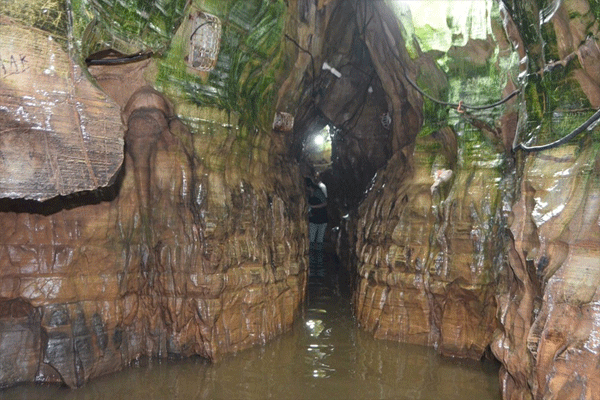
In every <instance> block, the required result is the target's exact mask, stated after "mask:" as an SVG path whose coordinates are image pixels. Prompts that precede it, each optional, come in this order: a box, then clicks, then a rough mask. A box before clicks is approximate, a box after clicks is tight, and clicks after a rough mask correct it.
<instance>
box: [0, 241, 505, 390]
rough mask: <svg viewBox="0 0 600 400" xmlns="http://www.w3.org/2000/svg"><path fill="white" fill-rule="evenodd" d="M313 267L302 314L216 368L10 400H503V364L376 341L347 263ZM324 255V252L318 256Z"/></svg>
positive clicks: (195, 367)
mask: <svg viewBox="0 0 600 400" xmlns="http://www.w3.org/2000/svg"><path fill="white" fill-rule="evenodd" d="M321 256H322V257H321V258H320V259H321V260H322V262H320V263H319V264H313V265H312V266H311V268H312V271H311V279H310V284H309V288H308V291H307V293H308V300H307V304H306V307H305V310H304V315H303V318H302V319H301V320H299V321H297V323H296V325H295V326H294V329H293V331H292V332H289V333H287V334H285V335H283V336H282V337H280V338H278V339H277V340H275V341H273V342H271V343H269V344H267V345H266V346H263V347H259V348H254V349H251V350H248V351H243V352H240V353H238V354H236V355H231V356H228V357H226V358H225V359H224V360H223V361H222V362H220V363H219V364H216V365H211V364H209V363H207V362H206V361H204V360H202V359H199V358H194V359H189V360H185V361H179V362H175V361H163V362H160V363H159V362H154V363H148V364H145V365H138V366H135V367H132V368H129V369H127V370H126V371H123V372H120V373H116V374H113V375H111V376H107V377H104V378H100V379H98V380H95V381H93V382H91V383H89V384H88V385H86V386H85V387H83V388H81V389H77V390H69V389H65V388H56V387H39V386H22V387H18V388H12V389H7V390H4V391H0V398H2V399H9V400H12V399H41V400H44V399H77V400H90V399H123V400H125V399H127V400H135V399H140V400H163V399H185V400H189V399H215V400H218V399H249V400H252V399H314V400H318V399H399V400H403V399H416V400H419V399H421V400H431V399H440V400H453V399H456V400H459V399H460V400H463V399H478V400H499V399H500V398H501V397H500V394H499V384H498V370H497V366H496V365H494V364H492V363H487V362H485V363H482V362H475V361H460V360H454V359H447V358H441V357H439V356H438V355H437V354H436V352H435V350H433V349H429V348H425V347H420V346H411V345H404V344H399V343H396V342H391V341H382V340H374V339H373V338H372V337H371V336H370V335H369V334H367V333H365V332H363V331H361V330H359V329H358V328H357V327H356V325H355V322H354V321H353V319H352V316H351V312H350V304H349V293H348V291H347V290H346V289H345V288H344V287H343V286H340V285H339V282H338V280H339V275H338V274H337V273H336V272H337V271H338V270H339V269H340V266H339V265H338V264H336V263H335V259H334V258H333V256H332V255H330V254H327V253H325V254H322V255H321ZM317 259H319V258H317Z"/></svg>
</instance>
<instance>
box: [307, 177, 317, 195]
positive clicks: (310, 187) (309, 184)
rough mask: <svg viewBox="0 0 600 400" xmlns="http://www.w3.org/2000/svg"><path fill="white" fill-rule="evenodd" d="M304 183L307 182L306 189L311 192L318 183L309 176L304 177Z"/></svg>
mask: <svg viewBox="0 0 600 400" xmlns="http://www.w3.org/2000/svg"><path fill="white" fill-rule="evenodd" d="M304 183H306V189H308V191H309V192H311V193H312V192H314V191H315V189H316V188H317V185H315V183H314V182H313V181H312V179H310V178H309V177H306V178H304Z"/></svg>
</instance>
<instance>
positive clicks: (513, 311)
mask: <svg viewBox="0 0 600 400" xmlns="http://www.w3.org/2000/svg"><path fill="white" fill-rule="evenodd" d="M597 153H598V150H597V149H594V147H593V146H591V145H590V144H585V145H583V146H582V147H581V148H578V146H566V147H563V148H557V149H553V150H546V151H544V152H542V153H539V154H537V155H534V156H530V157H528V159H527V162H526V164H525V170H524V175H523V179H522V182H521V195H520V198H519V199H518V201H517V203H516V204H515V207H514V211H513V222H512V224H511V232H512V235H513V237H514V238H515V241H514V249H513V250H512V252H511V257H510V259H509V261H510V271H509V275H510V276H511V277H512V280H511V281H509V285H508V287H507V292H506V294H502V295H500V296H499V298H498V299H499V307H500V314H499V315H500V316H501V323H502V326H503V331H502V333H500V334H499V335H498V336H497V337H496V338H495V340H494V346H493V348H492V349H493V351H494V354H495V355H496V356H497V357H498V359H500V360H501V361H502V363H503V365H504V367H505V371H504V372H503V374H502V376H501V380H502V382H503V386H504V387H506V388H507V391H506V392H505V393H506V394H507V396H508V397H507V398H511V399H529V398H535V399H538V398H539V399H542V398H543V399H565V398H586V399H596V398H599V397H598V387H599V384H600V374H599V372H598V368H597V360H598V357H597V354H598V346H599V343H598V341H597V340H596V338H597V336H598V330H599V329H600V328H599V327H598V324H597V303H598V301H599V297H598V293H597V292H598V291H597V287H598V283H599V282H598V281H599V279H600V275H599V274H598V271H597V268H596V266H597V263H598V260H599V259H600V202H599V201H598V199H599V198H600V192H599V189H598V188H599V187H600V185H599V183H600V175H598V173H597V171H594V169H593V165H594V162H595V159H596V158H597V157H598V155H597ZM578 377H579V378H578Z"/></svg>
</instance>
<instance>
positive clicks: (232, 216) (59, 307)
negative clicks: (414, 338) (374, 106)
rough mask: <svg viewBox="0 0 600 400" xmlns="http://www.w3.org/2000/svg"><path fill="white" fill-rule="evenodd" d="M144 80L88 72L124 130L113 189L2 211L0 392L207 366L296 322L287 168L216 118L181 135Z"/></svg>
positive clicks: (294, 215)
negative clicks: (182, 362) (176, 360)
mask: <svg viewBox="0 0 600 400" xmlns="http://www.w3.org/2000/svg"><path fill="white" fill-rule="evenodd" d="M111 57H113V56H111ZM151 68H156V66H155V65H154V64H153V62H151V61H149V60H147V61H144V62H142V63H133V64H124V65H116V66H114V67H112V66H110V65H109V66H97V67H92V68H90V70H91V71H92V72H93V73H94V75H95V76H96V78H97V82H99V83H100V85H101V86H102V88H103V90H104V91H105V92H106V93H108V94H109V95H110V96H111V97H112V98H113V99H114V101H115V102H117V104H118V106H119V107H120V108H121V110H122V120H123V122H124V126H126V132H125V134H124V139H125V150H126V151H125V153H124V154H125V158H124V160H122V161H120V163H122V167H121V169H120V172H119V173H118V175H117V178H116V182H115V183H113V184H111V185H109V186H108V187H107V188H104V189H102V188H96V189H95V190H92V191H89V192H84V193H80V194H72V195H70V196H66V197H59V198H55V199H52V200H50V201H47V202H44V203H37V202H30V201H23V200H3V201H2V212H0V225H1V226H2V228H3V229H2V232H1V233H0V243H1V245H0V271H1V282H2V285H1V288H0V299H1V301H0V310H1V311H0V346H1V348H2V349H3V351H2V352H1V353H0V373H1V375H0V385H1V386H7V385H14V384H17V383H20V382H32V381H37V382H51V383H65V384H67V385H69V386H71V387H77V386H81V385H82V384H84V383H85V382H86V381H88V380H89V379H92V378H94V377H97V376H100V375H103V374H106V373H110V372H114V371H117V370H119V369H121V368H123V367H124V366H127V365H128V364H129V363H130V362H131V361H133V360H135V359H137V358H139V357H142V356H149V357H159V358H164V357H167V356H169V357H185V356H190V355H200V356H203V357H207V358H209V359H213V360H218V359H219V358H220V357H221V355H222V354H224V353H227V352H234V351H237V350H240V349H243V348H246V347H248V346H252V345H255V344H259V343H264V342H266V341H268V340H269V339H271V338H273V337H274V336H275V335H277V334H280V333H282V332H284V331H285V330H287V329H289V328H290V327H291V325H292V322H293V321H294V319H295V318H296V316H297V313H298V309H299V306H300V304H301V303H302V300H303V298H304V288H305V284H306V277H307V260H306V258H305V253H306V251H307V241H306V239H305V237H306V235H307V229H306V223H305V222H304V216H305V211H304V204H305V200H304V192H303V187H302V186H301V183H302V181H301V177H300V174H299V171H298V168H297V166H296V165H295V163H294V162H293V161H292V160H291V159H288V158H287V156H286V155H285V152H284V150H285V148H284V147H283V146H282V145H281V139H278V138H277V137H276V136H275V135H274V134H273V136H272V133H271V132H269V131H265V130H262V129H261V130H258V129H257V130H251V131H250V132H249V133H248V131H247V130H245V129H247V128H244V127H240V124H239V123H237V122H236V121H235V120H233V119H232V118H231V116H229V115H227V113H223V112H220V111H218V110H217V109H214V110H210V109H205V110H204V112H205V113H206V115H210V116H211V117H210V119H209V120H203V121H201V122H200V126H201V128H202V129H200V130H198V129H197V127H198V125H195V126H194V128H196V129H193V128H192V129H191V128H190V126H189V125H188V124H186V123H184V122H183V121H182V120H181V119H180V118H179V117H178V116H177V114H176V111H175V110H177V111H179V112H181V110H180V109H178V108H177V107H174V106H173V105H172V104H171V102H170V101H169V100H167V99H166V98H165V97H164V96H163V95H162V94H161V93H159V92H158V91H156V90H155V89H152V88H151V87H149V86H147V85H148V79H147V78H145V76H144V74H145V73H146V72H147V70H148V69H151ZM87 84H89V82H88V83H87ZM58 89H60V90H64V91H67V90H70V89H72V88H70V87H69V86H68V85H66V84H65V85H64V86H63V87H57V90H58ZM96 90H97V89H96ZM179 106H180V107H181V104H179ZM11 115H12V116H14V115H13V114H11ZM119 119H121V117H119ZM110 123H111V124H116V123H117V120H116V119H115V118H113V119H112V120H111V121H110ZM117 126H120V124H119V125H117ZM207 131H208V132H210V133H209V134H207V133H202V132H207ZM116 132H121V133H120V135H123V133H122V130H119V129H117V130H116ZM52 134H54V135H57V136H59V135H62V134H63V130H62V128H61V127H57V128H54V131H53V132H52ZM279 135H281V134H279ZM120 140H121V141H122V140H123V139H122V138H120ZM12 150H13V151H24V152H27V148H26V147H23V146H21V148H15V147H13V148H12ZM121 151H122V149H121ZM121 154H123V153H121ZM283 171H285V172H284V173H282V172H283ZM65 179H68V177H65ZM113 180H114V179H113ZM97 186H101V185H97Z"/></svg>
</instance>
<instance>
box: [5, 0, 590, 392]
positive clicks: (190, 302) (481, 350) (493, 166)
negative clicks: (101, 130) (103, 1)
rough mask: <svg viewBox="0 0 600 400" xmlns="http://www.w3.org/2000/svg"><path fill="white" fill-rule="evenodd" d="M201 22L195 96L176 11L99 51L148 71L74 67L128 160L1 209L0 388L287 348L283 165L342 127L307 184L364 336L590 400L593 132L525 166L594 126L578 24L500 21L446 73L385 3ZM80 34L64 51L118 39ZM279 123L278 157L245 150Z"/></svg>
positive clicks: (291, 236) (511, 12) (267, 142)
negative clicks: (161, 360) (315, 133)
mask: <svg viewBox="0 0 600 400" xmlns="http://www.w3.org/2000/svg"><path fill="white" fill-rule="evenodd" d="M208 3H209V2H202V1H198V2H193V4H192V6H191V10H188V11H190V13H197V12H198V11H199V10H200V9H202V7H204V6H205V7H207V8H208V9H207V10H204V9H202V10H203V11H206V12H213V13H215V14H216V15H220V16H221V17H223V20H227V21H228V22H227V23H226V24H224V25H223V32H224V33H223V37H222V40H221V43H220V44H221V51H222V53H221V54H220V56H219V57H220V62H217V63H216V70H215V72H210V73H209V72H197V71H193V70H192V69H191V68H189V66H188V65H186V64H185V57H182V55H183V54H187V53H186V51H187V50H186V47H185V46H186V45H187V44H186V43H187V41H188V38H189V37H190V33H191V29H192V28H191V25H190V23H189V21H187V19H185V18H183V16H184V14H185V13H184V8H183V2H174V3H173V4H175V6H173V7H174V8H173V9H172V10H166V11H165V13H166V15H164V16H163V17H164V19H163V20H161V21H162V22H164V21H168V22H169V23H167V24H166V25H168V26H167V28H168V29H164V28H165V26H166V25H165V26H163V25H160V27H159V28H160V29H159V28H157V29H159V30H158V31H157V32H158V33H157V32H150V33H148V31H146V30H143V31H141V32H140V37H139V38H135V40H133V39H132V37H131V36H127V37H126V38H123V37H120V40H114V41H112V42H111V43H112V44H113V45H114V46H122V47H123V48H118V49H117V50H119V51H120V52H123V51H125V50H129V51H133V50H135V51H139V50H140V48H139V47H140V46H142V45H147V46H148V47H149V48H151V49H153V50H155V51H157V54H159V55H157V56H156V57H155V58H148V59H146V60H143V61H139V62H135V63H127V64H124V65H113V66H110V67H108V66H90V68H89V71H90V73H91V74H92V75H93V76H94V79H95V81H96V82H97V83H98V84H99V85H100V87H101V88H102V90H103V91H104V93H106V94H108V95H109V97H110V98H111V99H112V100H108V99H106V98H103V100H102V102H100V103H101V104H104V107H108V109H110V110H112V111H114V110H115V104H116V105H117V106H118V107H119V108H120V109H121V111H122V113H120V114H121V115H118V116H117V117H118V118H122V120H123V124H122V125H120V124H117V123H116V119H117V118H116V117H115V116H113V117H111V118H107V123H109V122H110V124H114V126H116V125H118V127H117V128H115V132H120V133H119V134H118V135H115V137H116V138H117V141H116V142H115V143H117V142H118V140H120V137H121V135H123V136H124V138H125V142H126V145H125V151H124V152H123V149H120V150H119V151H120V152H121V153H120V154H122V155H123V156H124V160H121V161H120V162H119V163H118V164H117V168H116V169H114V171H113V169H111V168H112V167H111V168H107V169H106V170H107V171H108V170H109V169H110V170H111V171H113V172H112V173H113V175H114V172H116V171H117V170H118V171H119V172H118V173H117V175H116V176H113V178H110V177H109V175H110V174H109V173H108V172H107V173H106V176H107V179H108V180H107V181H106V182H108V183H99V184H98V185H95V186H94V190H91V191H89V192H83V193H79V194H70V195H69V196H65V197H58V198H53V199H51V200H49V201H46V202H43V203H37V202H31V201H25V200H2V201H1V203H0V206H1V207H2V208H1V210H2V212H1V213H0V224H1V226H2V227H3V229H2V231H0V278H1V285H0V349H2V351H1V352H0V385H11V384H15V383H19V382H28V381H35V380H37V381H47V382H65V383H67V384H68V385H70V386H79V385H81V384H83V383H84V382H85V381H87V380H88V379H91V378H93V377H96V376H99V375H102V374H104V373H107V372H112V371H115V370H118V369H120V368H122V367H123V366H124V365H127V364H128V363H129V362H130V361H131V360H133V359H135V358H137V357H140V356H143V355H148V356H156V357H164V356H168V355H173V356H187V355H192V354H199V355H202V356H205V357H208V358H212V359H218V358H219V357H220V355H222V354H223V353H225V352H229V351H236V350H238V349H242V348H245V347H247V346H251V345H253V344H256V343H263V342H265V341H266V340H268V339H269V338H271V337H273V336H274V335H276V334H278V333H280V332H282V331H284V330H286V329H288V328H289V327H290V326H291V324H292V321H293V319H294V317H295V316H296V313H297V310H298V307H299V305H300V303H301V302H302V299H303V297H304V287H305V283H306V276H307V274H306V272H307V271H306V269H307V265H306V263H307V260H306V254H305V253H306V247H307V243H306V239H305V235H306V226H305V221H304V217H305V215H304V214H305V212H304V203H305V202H304V199H303V197H304V194H303V190H302V186H301V183H302V180H301V176H300V171H299V168H298V166H297V165H296V163H295V160H294V159H293V157H291V156H290V155H292V156H295V157H298V147H299V146H300V144H301V143H302V140H303V138H302V137H300V136H299V135H300V134H301V132H302V128H303V127H306V126H309V125H310V123H311V121H312V119H314V118H317V117H324V118H327V119H329V120H330V121H332V122H333V123H334V124H335V125H337V126H338V127H340V128H341V131H340V132H339V134H338V136H337V137H336V138H335V139H334V146H335V148H334V160H333V164H332V165H333V166H332V170H331V171H328V174H326V175H325V176H326V177H327V179H329V182H327V183H329V196H330V199H331V204H335V205H337V206H339V208H340V212H339V215H336V216H335V218H334V221H336V224H338V222H339V224H338V225H339V231H337V235H336V236H335V238H336V240H337V245H338V249H339V251H340V254H341V256H342V258H343V260H344V261H345V262H346V264H347V265H348V267H349V268H351V269H352V271H351V272H352V273H353V274H354V277H355V278H354V281H355V293H354V296H353V302H354V309H355V312H356V316H357V320H358V322H359V324H360V325H361V326H362V327H363V328H365V329H367V330H369V331H371V332H373V334H374V335H375V336H376V337H378V338H386V339H395V340H399V341H404V342H411V343H418V344H423V345H430V346H435V347H437V348H438V349H439V351H440V352H441V353H442V354H444V355H449V356H456V357H470V358H481V357H482V356H491V354H490V352H489V351H488V349H490V348H491V352H492V353H493V355H494V356H495V357H496V358H497V359H498V360H500V362H501V363H502V369H501V376H500V378H501V386H502V390H503V395H504V398H505V399H514V400H529V399H567V398H574V399H575V398H577V399H580V398H586V399H588V398H589V399H594V398H598V393H600V392H599V391H598V385H599V383H598V382H599V381H600V378H599V376H600V373H599V371H598V366H597V365H598V355H597V354H598V351H599V348H598V347H599V346H600V345H599V343H600V342H599V341H598V337H599V333H598V329H599V328H598V323H597V320H598V315H599V313H600V310H599V309H598V302H599V299H598V294H597V286H598V280H599V279H600V277H599V275H598V271H597V270H598V262H599V260H600V252H599V249H600V200H598V199H599V198H600V192H599V189H598V188H599V187H600V156H599V155H598V133H597V132H596V131H594V130H593V129H592V130H590V131H585V132H584V133H583V134H582V135H581V136H579V137H578V138H577V140H573V141H571V142H570V143H569V144H568V145H566V146H561V147H556V148H551V149H548V150H544V151H536V150H535V148H534V149H531V148H530V147H531V146H535V145H536V144H537V145H539V144H543V143H549V142H552V141H553V140H555V139H557V138H558V137H560V136H561V135H563V134H566V133H568V131H570V130H572V129H574V128H575V127H577V126H578V125H579V124H581V122H583V121H584V120H585V119H586V118H587V116H588V115H590V114H591V112H592V111H593V109H595V108H597V107H598V105H599V104H600V101H599V99H600V96H599V95H598V93H599V87H600V86H599V85H600V83H599V82H600V78H599V76H598V68H597V67H598V62H599V60H600V52H599V51H598V41H597V36H598V23H597V18H598V16H599V15H600V10H598V8H597V7H598V6H597V5H595V4H590V2H588V1H585V0H565V1H550V2H547V4H544V7H542V6H540V4H539V2H535V1H516V0H515V1H509V0H506V1H502V2H500V3H494V4H495V5H497V6H498V7H499V8H500V9H499V10H498V9H497V8H495V6H494V8H493V11H490V12H491V13H492V14H493V15H492V22H491V23H490V25H491V26H490V31H489V32H487V34H486V35H485V36H484V37H482V38H470V37H464V38H462V39H461V38H459V36H460V35H455V37H453V39H452V40H455V41H456V42H453V44H452V46H450V47H449V48H448V50H447V53H448V54H447V55H448V57H446V61H443V60H442V58H443V56H444V54H443V52H441V51H439V50H430V49H429V50H428V49H422V48H421V46H420V45H419V42H418V40H416V39H415V38H409V39H407V38H406V37H405V36H403V35H406V31H407V30H406V29H408V28H407V27H403V26H402V25H401V24H400V23H399V17H398V14H397V13H395V12H394V11H393V10H392V8H391V6H390V4H387V3H385V2H374V1H364V0H361V1H357V2H351V1H343V0H340V1H334V0H330V1H318V2H313V1H308V0H298V1H294V0H290V1H288V2H286V3H285V4H284V2H272V1H264V2H261V1H258V0H257V1H254V2H236V4H237V6H235V7H231V8H230V9H228V11H227V12H229V14H227V15H225V14H219V12H222V13H225V11H223V10H220V9H219V8H218V7H217V6H215V5H214V4H212V2H211V3H210V4H208ZM28 4H29V3H28ZM242 5H244V7H242ZM246 6H247V8H245V7H246ZM262 6H264V7H263V8H261V7H262ZM94 7H96V8H97V7H98V5H97V4H96V5H94ZM211 7H212V8H211ZM264 10H268V13H266V12H264ZM489 10H492V7H490V8H489ZM80 11H81V10H80ZM101 11H102V10H97V9H94V12H96V13H97V14H98V15H97V17H98V18H100V20H101V19H102V17H106V15H104V14H102V12H101ZM74 12H78V11H77V10H74ZM161 12H162V11H161ZM486 12H487V11H486ZM84 14H85V13H84ZM84 14H82V18H81V19H80V20H78V21H82V22H78V23H77V24H78V25H76V26H74V29H73V34H75V35H78V34H79V35H81V34H83V32H88V35H87V36H85V38H84V39H85V40H83V41H82V42H81V43H79V42H78V44H77V46H79V47H77V49H76V50H77V51H80V52H84V51H85V50H86V49H93V50H98V47H99V46H101V45H102V44H103V43H104V42H103V40H104V39H103V38H105V37H107V36H109V37H112V38H114V37H115V35H116V36H118V35H119V32H110V29H111V26H110V25H102V24H101V23H100V24H92V23H91V22H90V21H86V20H85V18H88V17H86V15H84ZM265 15H267V16H265ZM284 16H285V17H284ZM11 17H14V15H12V14H11ZM154 17H156V18H160V16H156V15H154V14H153V18H154ZM135 18H137V17H135ZM271 19H273V20H274V21H275V22H274V23H272V22H273V21H272V20H271ZM182 20H183V22H181V21H182ZM173 21H175V22H173ZM283 21H285V27H284V24H283ZM448 21H450V22H452V21H451V20H448ZM142 22H144V23H146V22H148V21H142ZM87 23H89V25H85V24H87ZM180 23H181V26H179V24H180ZM169 24H171V25H169ZM228 24H229V25H228ZM38 25H39V26H40V27H41V28H40V29H47V27H46V25H44V24H42V23H39V24H35V26H38ZM59 25H60V24H59ZM502 25H503V26H502ZM86 26H87V28H89V29H87V28H86ZM266 27H270V28H269V29H267V28H266ZM4 28H5V20H0V29H4ZM404 28H406V29H404ZM19 29H21V28H19ZM23 29H25V28H23ZM103 29H104V30H103ZM114 29H118V27H117V28H114ZM106 30H109V32H107V31H106ZM89 32H94V34H89ZM265 32H266V33H265ZM263 34H264V35H263ZM144 35H150V36H151V37H146V36H144ZM153 35H154V36H153ZM138 39H139V40H138ZM413 39H414V40H413ZM94 40H96V41H97V42H94ZM128 40H130V42H128ZM165 43H169V46H168V47H165ZM240 43H243V45H242V44H240ZM261 46H262V47H261ZM57 51H58V50H57ZM115 54H116V55H115ZM119 54H121V55H122V53H112V54H109V57H118V55H119ZM87 55H88V54H84V56H87ZM98 57H100V56H98ZM148 57H149V56H148ZM63 61H64V60H63ZM325 62H327V65H328V67H329V68H325V69H324V68H323V65H324V63H325ZM444 62H445V63H446V64H444ZM441 64H444V67H445V68H444V69H442V68H440V65H441ZM72 67H73V66H72ZM73 68H75V67H73ZM331 68H334V69H335V71H337V72H338V73H337V74H334V73H332V72H331V71H332V69H331ZM75 70H76V68H75ZM488 75H490V76H488ZM1 77H2V76H1V75H0V79H1ZM13 78H14V77H13ZM11 79H12V78H11ZM68 83H69V82H63V83H61V85H63V86H62V88H63V89H64V91H65V92H66V91H67V88H71V86H68ZM77 83H78V84H80V85H81V84H83V85H87V81H78V82H77ZM417 84H418V85H419V86H421V90H423V89H425V91H426V92H427V93H428V94H429V95H430V96H432V97H434V98H438V99H442V100H447V104H444V105H440V104H437V105H433V103H431V100H425V99H424V98H423V95H422V94H421V93H420V92H419V89H418V88H417V87H416V86H417ZM0 85H2V86H0V90H4V86H5V85H4V84H3V83H2V81H1V80H0ZM75 86H76V87H80V86H77V85H75ZM86 87H87V86H86ZM224 88H225V89H227V90H225V89H224ZM94 90H97V89H94ZM515 90H516V91H518V95H517V96H512V97H510V98H508V97H507V96H509V95H511V94H513V93H515ZM2 93H5V92H4V91H3V92H2ZM94 93H99V92H94ZM76 98H77V97H76V96H75V97H70V99H76ZM498 98H507V99H509V100H508V101H506V102H503V103H502V104H498V106H501V107H497V106H494V107H493V110H492V111H490V110H487V109H486V111H482V110H476V109H475V108H473V107H471V108H469V106H470V105H480V104H489V103H492V102H495V101H497V100H498ZM0 99H3V98H0ZM3 101H7V100H3ZM11 101H12V100H11ZM113 102H114V103H113ZM100 103H98V104H100ZM0 106H2V107H4V108H6V107H7V106H6V105H4V104H0ZM449 107H452V110H449ZM4 108H0V112H2V114H1V115H0V117H1V118H3V126H9V128H10V129H13V128H15V129H17V128H18V129H21V130H23V129H22V128H23V126H22V123H23V121H22V120H17V119H15V118H13V117H14V115H16V114H15V112H14V110H12V111H13V112H12V114H10V113H9V117H11V116H12V117H11V118H12V119H11V120H10V121H8V122H7V123H6V124H5V123H4V120H5V119H6V118H7V117H6V115H7V114H6V113H5V111H4ZM75 109H76V110H77V111H78V112H79V111H80V109H79V108H77V107H75ZM112 111H111V112H112ZM276 111H278V112H286V113H289V114H292V115H294V116H295V118H296V119H295V121H296V126H295V131H294V132H293V133H292V132H289V131H286V132H281V131H278V132H271V131H270V129H265V126H270V124H271V121H272V116H273V114H274V113H275V112H276ZM480 111H482V112H480ZM78 115H82V114H78ZM384 116H385V119H384V118H383V117H384ZM90 118H91V117H90ZM91 119H93V118H91ZM265 121H267V122H268V124H265V123H264V122H265ZM11 124H12V125H11ZM19 124H21V125H19ZM111 126H113V125H111ZM125 128H126V129H125ZM18 129H17V130H18ZM125 131H126V133H124V134H123V132H125ZM61 132H62V131H61V130H56V129H55V130H54V131H52V132H51V133H52V134H56V135H57V136H60V135H61ZM115 132H112V133H113V134H114V133H115ZM2 133H3V135H4V133H5V132H4V131H2ZM81 133H82V135H83V137H84V139H85V132H84V131H83V130H82V131H81ZM4 137H5V136H3V138H4ZM11 143H13V144H14V143H18V141H17V140H12V141H11ZM520 143H523V144H522V145H519V144H520ZM517 145H518V146H517ZM20 146H23V145H22V144H21V145H20ZM84 147H85V146H84ZM11 149H12V145H11ZM36 149H37V148H36V147H35V146H34V147H33V151H34V152H35V151H36ZM2 150H4V149H2ZM532 150H533V151H532ZM19 151H20V150H19V149H17V151H16V152H15V154H18V153H19ZM117 153H118V152H117ZM117 153H115V154H117ZM34 158H36V157H34ZM121 163H122V167H121V168H120V169H119V168H118V166H119V165H121ZM86 165H87V164H86ZM89 165H92V167H93V165H94V164H93V163H90V164H89ZM110 165H111V166H113V164H110ZM374 175H375V176H374ZM90 176H91V175H90ZM373 176H374V178H372V177H373ZM2 178H4V176H2ZM111 179H113V180H111ZM107 185H108V186H107ZM17 186H19V185H17ZM102 186H106V187H105V188H103V189H96V187H102ZM78 188H79V190H80V189H81V187H79V186H78ZM0 189H2V188H0ZM84 189H92V188H91V187H88V186H86V187H85V188H84ZM11 190H13V189H11ZM13 191H14V190H13ZM365 192H366V193H365ZM57 193H61V194H65V195H66V194H69V193H73V191H68V192H57ZM3 196H5V197H7V195H6V193H5V194H3ZM49 196H51V195H49ZM8 197H27V196H8ZM342 215H343V216H344V217H343V218H342ZM17 347H18V348H19V349H20V350H21V351H14V349H15V348H17ZM15 365H16V366H17V367H16V368H14V367H13V366H15Z"/></svg>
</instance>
